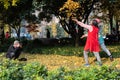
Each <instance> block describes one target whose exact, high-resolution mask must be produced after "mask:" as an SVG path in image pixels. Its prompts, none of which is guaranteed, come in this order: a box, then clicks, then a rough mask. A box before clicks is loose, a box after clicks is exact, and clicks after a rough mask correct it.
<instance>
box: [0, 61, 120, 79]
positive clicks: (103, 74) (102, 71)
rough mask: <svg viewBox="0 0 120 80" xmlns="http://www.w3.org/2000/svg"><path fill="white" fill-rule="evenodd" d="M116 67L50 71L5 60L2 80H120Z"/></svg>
mask: <svg viewBox="0 0 120 80" xmlns="http://www.w3.org/2000/svg"><path fill="white" fill-rule="evenodd" d="M114 65H115V64H113V66H110V67H109V66H105V65H103V66H101V67H100V66H90V67H80V68H79V69H76V70H68V69H67V68H64V67H60V68H58V69H56V70H50V71H48V69H47V68H46V67H45V66H43V65H40V64H39V63H37V62H33V63H28V62H24V63H23V62H20V61H17V60H16V61H14V60H9V59H3V60H1V62H0V80H118V79H119V77H120V76H119V74H120V72H119V70H118V69H117V68H116V67H115V66H114Z"/></svg>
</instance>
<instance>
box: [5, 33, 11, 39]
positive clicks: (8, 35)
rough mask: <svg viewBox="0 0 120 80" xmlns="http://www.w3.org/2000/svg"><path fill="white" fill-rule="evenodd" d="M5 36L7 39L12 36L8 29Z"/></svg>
mask: <svg viewBox="0 0 120 80" xmlns="http://www.w3.org/2000/svg"><path fill="white" fill-rule="evenodd" d="M5 38H6V39H8V38H10V34H9V32H8V31H7V32H6V34H5Z"/></svg>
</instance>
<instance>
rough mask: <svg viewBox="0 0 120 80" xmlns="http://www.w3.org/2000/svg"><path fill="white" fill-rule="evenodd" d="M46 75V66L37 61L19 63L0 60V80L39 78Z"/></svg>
mask: <svg viewBox="0 0 120 80" xmlns="http://www.w3.org/2000/svg"><path fill="white" fill-rule="evenodd" d="M46 76H47V68H46V67H45V66H43V65H40V64H39V63H36V62H34V63H20V62H19V61H14V60H8V59H4V60H2V61H1V62H0V80H40V79H44V78H45V77H46Z"/></svg>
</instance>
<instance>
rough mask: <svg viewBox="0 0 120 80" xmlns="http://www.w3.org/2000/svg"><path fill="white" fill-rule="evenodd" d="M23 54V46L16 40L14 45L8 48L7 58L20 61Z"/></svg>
mask: <svg viewBox="0 0 120 80" xmlns="http://www.w3.org/2000/svg"><path fill="white" fill-rule="evenodd" d="M21 52H22V45H21V44H20V42H19V41H18V40H15V41H14V43H13V44H12V45H11V46H10V47H9V48H8V51H7V54H6V58H9V59H14V60H15V59H18V58H19V56H20V54H21Z"/></svg>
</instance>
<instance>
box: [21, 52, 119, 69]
mask: <svg viewBox="0 0 120 80" xmlns="http://www.w3.org/2000/svg"><path fill="white" fill-rule="evenodd" d="M21 57H26V58H27V60H28V61H27V62H39V63H40V64H42V65H45V66H46V67H47V68H48V70H54V69H57V68H59V67H66V68H68V69H77V68H79V67H81V66H83V65H84V58H83V57H78V56H62V55H53V54H51V55H45V54H42V55H41V54H24V55H22V56H21ZM94 60H95V57H89V62H90V64H91V65H93V66H94V65H96V64H95V61H94ZM116 61H117V62H118V64H117V65H116V67H118V68H120V63H119V62H120V58H114V62H116ZM102 62H103V65H108V66H110V65H112V63H113V62H111V61H110V60H109V58H102Z"/></svg>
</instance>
